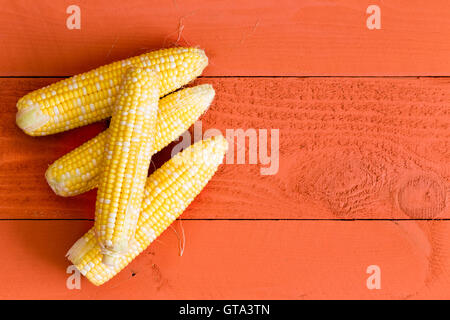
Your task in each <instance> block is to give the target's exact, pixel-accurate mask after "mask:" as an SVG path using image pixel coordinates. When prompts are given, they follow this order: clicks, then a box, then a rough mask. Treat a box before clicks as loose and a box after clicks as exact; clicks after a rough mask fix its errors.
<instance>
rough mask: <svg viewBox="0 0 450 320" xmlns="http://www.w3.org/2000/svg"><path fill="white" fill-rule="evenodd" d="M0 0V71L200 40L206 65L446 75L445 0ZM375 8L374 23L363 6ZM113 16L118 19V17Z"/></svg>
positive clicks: (91, 60) (63, 69) (59, 68)
mask: <svg viewBox="0 0 450 320" xmlns="http://www.w3.org/2000/svg"><path fill="white" fill-rule="evenodd" d="M72 4H74V3H73V1H69V0H63V1H51V0H40V1H30V0H16V1H6V0H3V1H0V29H1V37H0V44H1V47H2V50H1V51H0V61H2V63H1V64H0V75H51V76H55V75H73V74H76V73H79V72H81V71H86V70H89V69H91V68H93V67H96V66H99V65H103V64H105V63H106V62H111V61H114V60H117V59H121V58H125V57H128V56H131V55H134V54H137V53H142V52H144V51H146V50H152V49H157V48H161V47H169V46H172V45H174V44H181V45H199V46H201V47H202V48H204V49H205V50H206V52H207V54H208V55H209V57H210V58H211V64H210V67H209V68H208V69H207V71H206V74H207V75H216V76H217V75H219V76H224V75H227V76H231V75H233V76H234V75H265V76H268V75H448V74H450V60H449V59H448V57H449V53H450V42H449V41H448V39H449V35H450V24H449V23H448V12H449V11H450V2H449V1H447V0H433V1H423V0H397V1H378V2H377V3H374V2H373V1H369V0H302V1H292V0H260V1H254V0H245V1H238V2H236V1H231V2H230V1H218V0H215V1H200V0H188V1H167V2H165V3H164V4H161V2H160V1H156V0H151V1H148V0H130V1H120V0H101V1H87V0H79V1H77V2H76V4H77V5H79V6H80V8H81V30H68V29H67V28H66V19H67V17H68V16H69V15H68V14H66V8H67V7H68V6H69V5H72ZM371 4H378V5H379V6H380V8H381V19H382V20H381V30H369V29H368V28H367V27H366V19H367V17H368V15H367V14H366V9H367V7H368V6H369V5H371ZM118 21H120V23H117V22H118Z"/></svg>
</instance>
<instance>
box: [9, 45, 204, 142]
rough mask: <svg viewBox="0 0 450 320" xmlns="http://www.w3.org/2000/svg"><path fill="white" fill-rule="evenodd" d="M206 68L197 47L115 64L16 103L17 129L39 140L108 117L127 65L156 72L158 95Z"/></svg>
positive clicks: (202, 55)
mask: <svg viewBox="0 0 450 320" xmlns="http://www.w3.org/2000/svg"><path fill="white" fill-rule="evenodd" d="M207 64H208V58H207V57H206V55H205V52H204V51H203V50H201V49H197V48H170V49H163V50H158V51H153V52H149V53H146V54H142V55H140V56H136V57H132V58H129V59H125V60H122V61H117V62H114V63H111V64H108V65H105V66H102V67H99V68H97V69H94V70H92V71H89V72H86V73H82V74H79V75H76V76H73V77H71V78H68V79H64V80H62V81H59V82H56V83H54V84H51V85H49V86H46V87H44V88H41V89H38V90H35V91H33V92H30V93H28V94H27V95H25V96H24V97H22V98H21V99H20V100H19V101H18V102H17V114H16V123H17V125H18V126H19V127H20V128H21V129H22V130H23V131H24V132H25V133H27V134H29V135H32V136H43V135H48V134H53V133H57V132H61V131H66V130H69V129H73V128H76V127H80V126H83V125H86V124H89V123H92V122H96V121H100V120H102V119H105V118H107V117H109V116H111V111H112V110H111V109H112V105H113V103H114V99H115V96H116V94H117V92H118V90H119V85H120V81H121V79H122V76H123V74H124V73H125V70H126V69H127V68H128V67H129V66H135V67H142V68H145V67H148V68H151V69H153V70H155V71H156V72H158V74H159V80H160V82H159V87H160V96H164V95H166V94H168V93H169V92H172V91H174V90H176V89H178V88H180V87H182V86H183V85H186V84H187V83H189V82H190V81H192V80H193V79H195V78H196V77H198V76H199V75H200V74H201V73H202V71H203V69H204V68H205V67H206V66H207Z"/></svg>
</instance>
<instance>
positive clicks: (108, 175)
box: [95, 67, 159, 264]
mask: <svg viewBox="0 0 450 320" xmlns="http://www.w3.org/2000/svg"><path fill="white" fill-rule="evenodd" d="M158 100H159V79H158V74H157V73H156V72H154V71H152V70H151V69H140V68H134V67H132V68H130V69H129V70H128V72H127V73H126V74H125V78H124V80H123V82H122V87H121V89H120V91H119V94H118V96H117V98H116V101H115V105H114V110H113V115H112V118H111V124H110V127H109V130H108V133H107V135H108V137H107V139H106V145H105V149H104V153H105V159H104V161H103V168H104V169H103V172H102V174H101V175H100V181H99V188H98V193H97V201H96V206H95V232H96V235H97V240H98V242H99V244H100V246H101V247H102V252H103V255H104V258H103V261H104V263H106V264H111V263H114V258H116V257H117V256H119V255H120V254H122V253H124V252H126V251H127V249H128V242H129V241H130V239H131V238H132V237H133V235H134V231H135V229H136V223H137V219H138V216H139V209H140V206H141V202H142V198H143V196H144V186H145V181H146V178H147V173H148V167H149V164H150V158H151V151H152V148H153V141H154V137H155V126H156V115H157V110H158Z"/></svg>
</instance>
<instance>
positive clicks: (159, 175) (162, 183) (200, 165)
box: [67, 136, 228, 285]
mask: <svg viewBox="0 0 450 320" xmlns="http://www.w3.org/2000/svg"><path fill="white" fill-rule="evenodd" d="M227 147H228V144H227V141H226V139H225V138H224V137H222V136H216V137H212V138H209V139H207V140H205V141H199V142H197V143H195V144H194V145H192V146H190V147H189V148H187V149H186V150H184V151H182V152H181V153H178V154H177V155H175V156H174V157H173V158H172V159H171V160H169V161H168V162H166V163H165V164H164V165H163V166H162V167H161V168H159V169H158V170H156V171H155V172H154V173H153V174H152V175H151V176H150V177H149V178H148V179H147V183H146V186H145V196H144V200H143V201H142V206H141V214H140V217H139V221H138V224H137V229H136V235H135V237H134V239H133V240H132V241H131V242H130V248H129V251H128V252H127V253H126V254H124V255H123V256H121V257H119V258H118V261H117V264H116V265H114V266H108V265H105V264H103V263H102V259H103V257H102V253H101V248H100V246H99V245H98V244H97V242H96V239H95V232H94V228H92V229H91V230H90V231H88V232H87V233H86V234H85V235H84V236H83V237H81V238H80V239H79V240H78V241H77V242H76V243H75V244H74V245H73V246H72V248H71V249H70V250H69V252H68V253H67V257H68V259H69V260H70V261H71V262H72V263H73V264H74V265H75V266H76V267H77V269H78V270H79V271H80V272H81V273H82V274H83V275H85V276H86V277H87V278H88V279H89V281H91V282H92V283H93V284H95V285H101V284H103V283H105V282H106V281H108V280H109V279H111V278H112V277H114V276H115V275H116V274H117V273H119V272H120V271H121V270H122V269H123V268H125V267H126V266H127V265H128V264H129V263H130V262H131V261H132V260H133V259H134V258H135V257H136V256H138V255H139V254H140V253H141V252H142V251H144V250H145V249H146V248H147V247H148V246H149V245H150V243H152V242H153V240H155V239H156V238H157V237H158V236H159V235H160V234H161V233H162V232H163V231H164V230H165V229H167V227H168V226H169V225H170V224H171V223H172V222H173V221H174V220H175V219H176V218H177V217H178V216H179V215H180V214H181V213H182V212H183V211H184V210H185V209H186V207H187V206H188V205H189V204H190V203H191V202H192V201H193V200H194V198H195V197H196V196H197V195H198V194H199V193H200V191H201V190H202V189H203V188H204V186H205V185H206V184H207V182H208V181H209V180H210V179H211V177H212V176H213V175H214V173H215V172H216V170H217V168H218V166H219V165H220V163H222V161H223V157H224V155H225V152H226V150H227Z"/></svg>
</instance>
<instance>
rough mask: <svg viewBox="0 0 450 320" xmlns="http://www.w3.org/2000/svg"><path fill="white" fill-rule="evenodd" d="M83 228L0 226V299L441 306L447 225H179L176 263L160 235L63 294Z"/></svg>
mask: <svg viewBox="0 0 450 320" xmlns="http://www.w3.org/2000/svg"><path fill="white" fill-rule="evenodd" d="M90 225H91V222H86V221H1V222H0V239H1V241H0V248H1V249H2V250H3V251H4V252H7V256H5V259H3V260H2V263H1V264H0V271H1V272H0V280H1V283H2V286H1V288H0V298H2V299H9V298H14V299H19V298H25V299H29V298H33V299H37V298H39V299H50V298H56V299H66V298H73V299H120V298H124V299H142V298H143V299H148V298H150V299H315V298H362V299H378V298H380V299H381V298H386V299H403V298H415V297H418V296H421V297H438V298H450V286H449V282H448V274H449V273H448V271H449V270H448V266H449V264H448V262H449V261H448V257H449V256H450V255H449V251H448V250H449V243H450V241H449V235H450V232H449V231H450V230H449V226H450V222H449V221H435V222H425V221H420V222H416V221H400V222H392V221H357V222H348V221H347V222H343V221H185V222H183V227H184V230H185V234H186V246H185V250H184V254H183V256H182V257H180V256H179V249H178V244H179V242H178V239H177V236H176V234H175V232H174V231H173V230H171V229H169V230H168V231H166V232H165V233H164V234H163V235H162V236H161V237H160V238H159V240H158V241H157V242H155V243H154V244H153V245H152V246H151V247H150V248H149V249H148V250H147V251H145V254H142V255H141V256H139V257H138V258H137V259H136V260H135V261H133V262H132V264H130V265H129V266H128V267H127V268H126V269H125V270H123V271H122V272H121V273H120V274H119V275H118V276H117V277H115V278H114V279H112V280H111V281H110V282H108V283H107V284H105V285H104V286H102V287H95V286H93V285H91V284H90V283H89V282H88V281H87V280H86V279H84V278H83V279H82V280H81V289H80V290H76V289H74V290H69V289H67V287H66V281H67V279H68V277H69V276H70V274H67V273H66V269H67V267H68V266H69V263H68V261H66V260H65V258H64V254H65V252H66V250H67V249H68V248H69V247H70V246H71V244H72V243H73V242H74V241H75V240H76V239H77V238H78V237H79V236H80V235H81V234H82V233H83V232H84V231H85V230H87V229H88V228H89V227H90ZM175 228H176V230H177V231H178V232H180V226H179V224H178V222H177V223H175ZM371 265H376V266H378V267H379V268H380V270H381V274H380V279H381V289H380V290H376V289H372V290H369V289H368V287H367V278H368V277H369V276H370V275H371V274H367V268H368V266H371Z"/></svg>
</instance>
